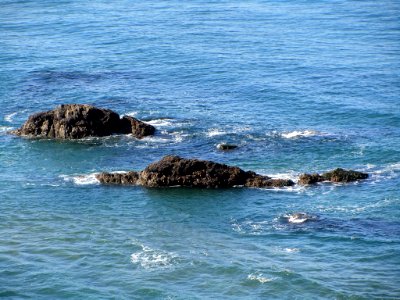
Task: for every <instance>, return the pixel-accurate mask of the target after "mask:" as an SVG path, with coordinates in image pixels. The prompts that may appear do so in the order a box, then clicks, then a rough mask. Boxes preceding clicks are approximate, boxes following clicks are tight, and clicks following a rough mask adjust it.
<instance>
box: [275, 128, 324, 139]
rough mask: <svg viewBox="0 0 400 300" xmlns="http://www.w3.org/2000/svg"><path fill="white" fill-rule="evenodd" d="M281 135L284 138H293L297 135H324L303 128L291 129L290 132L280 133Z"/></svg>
mask: <svg viewBox="0 0 400 300" xmlns="http://www.w3.org/2000/svg"><path fill="white" fill-rule="evenodd" d="M281 135H282V137H284V138H286V139H293V138H298V137H310V136H319V135H321V136H322V135H326V134H324V133H322V132H318V131H315V130H303V131H298V130H295V131H291V132H285V133H282V134H281Z"/></svg>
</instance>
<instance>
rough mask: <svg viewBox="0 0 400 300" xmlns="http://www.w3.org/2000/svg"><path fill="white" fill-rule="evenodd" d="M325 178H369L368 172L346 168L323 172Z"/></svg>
mask: <svg viewBox="0 0 400 300" xmlns="http://www.w3.org/2000/svg"><path fill="white" fill-rule="evenodd" d="M322 176H323V177H324V179H325V180H328V181H332V182H352V181H357V180H361V179H367V178H368V174H367V173H362V172H358V171H353V170H344V169H341V168H337V169H335V170H333V171H330V172H327V173H324V174H322Z"/></svg>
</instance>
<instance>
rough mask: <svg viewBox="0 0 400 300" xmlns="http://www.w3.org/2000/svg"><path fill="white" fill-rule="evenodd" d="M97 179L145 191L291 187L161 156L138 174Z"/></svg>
mask: <svg viewBox="0 0 400 300" xmlns="http://www.w3.org/2000/svg"><path fill="white" fill-rule="evenodd" d="M96 177H97V179H98V180H99V181H100V182H101V183H106V184H136V185H143V186H146V187H169V186H183V187H199V188H229V187H234V186H246V187H261V188H274V187H286V186H292V185H294V182H293V181H291V180H286V179H272V178H270V177H268V176H262V175H259V174H256V173H254V172H251V171H247V172H246V171H244V170H242V169H240V168H238V167H231V166H227V165H224V164H219V163H215V162H212V161H206V160H198V159H184V158H181V157H178V156H165V157H164V158H163V159H161V160H160V161H158V162H155V163H152V164H150V165H149V166H147V167H146V168H145V169H144V170H143V171H141V172H129V173H125V174H121V173H100V174H98V175H97V176H96Z"/></svg>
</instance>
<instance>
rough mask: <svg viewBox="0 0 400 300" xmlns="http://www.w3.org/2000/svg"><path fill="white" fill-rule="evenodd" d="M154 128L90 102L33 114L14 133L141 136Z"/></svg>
mask: <svg viewBox="0 0 400 300" xmlns="http://www.w3.org/2000/svg"><path fill="white" fill-rule="evenodd" d="M154 131H155V128H154V127H153V126H151V125H148V124H145V123H143V122H141V121H139V120H137V119H135V118H131V117H124V118H123V119H120V117H119V115H118V114H117V113H116V112H114V111H112V110H109V109H100V108H96V107H94V106H91V105H84V104H66V105H61V106H59V107H58V108H56V109H54V110H50V111H46V112H41V113H37V114H34V115H32V116H30V117H29V118H28V120H27V121H26V122H25V124H24V125H23V126H22V127H21V128H20V129H17V130H14V131H12V132H11V133H13V134H17V135H22V136H28V137H45V138H56V139H80V138H84V137H90V136H97V137H101V136H108V135H112V134H114V133H133V134H134V135H135V136H137V137H138V138H142V137H144V136H146V135H151V134H153V133H154Z"/></svg>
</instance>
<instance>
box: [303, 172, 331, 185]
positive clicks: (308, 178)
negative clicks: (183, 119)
mask: <svg viewBox="0 0 400 300" xmlns="http://www.w3.org/2000/svg"><path fill="white" fill-rule="evenodd" d="M324 180H325V179H324V177H323V176H321V175H319V174H317V173H314V174H302V175H300V178H299V181H298V184H301V185H309V184H315V183H317V182H321V181H324Z"/></svg>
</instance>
